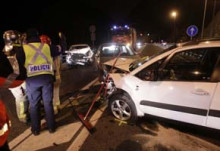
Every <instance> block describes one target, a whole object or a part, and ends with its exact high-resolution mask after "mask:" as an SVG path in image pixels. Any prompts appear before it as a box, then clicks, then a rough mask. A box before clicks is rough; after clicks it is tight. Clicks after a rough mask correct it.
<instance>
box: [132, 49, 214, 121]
mask: <svg viewBox="0 0 220 151" xmlns="http://www.w3.org/2000/svg"><path fill="white" fill-rule="evenodd" d="M215 49H216V48H201V49H192V50H183V51H181V52H176V53H174V54H172V56H169V58H168V59H167V60H166V61H164V62H163V64H162V65H160V64H159V63H157V62H156V63H154V64H152V65H151V66H149V67H147V68H146V69H144V70H142V71H141V72H143V73H142V74H141V73H140V74H139V75H144V74H146V73H147V72H149V73H147V74H146V75H148V76H145V77H143V76H142V77H141V76H140V78H141V80H142V82H140V83H139V84H138V87H139V90H138V91H137V95H136V96H138V98H137V99H139V101H140V109H141V110H142V111H143V112H144V113H148V114H152V115H156V116H161V117H165V118H169V119H174V120H179V121H183V122H189V123H193V124H198V125H205V123H206V118H207V113H208V110H209V106H210V103H211V99H212V96H213V92H214V91H215V88H216V85H217V83H216V82H212V81H211V75H212V71H213V68H214V63H213V61H211V60H212V59H213V60H214V59H216V58H215V57H213V58H212V59H210V57H209V56H208V54H209V51H213V50H215ZM158 65H160V69H159V72H155V71H156V70H158V68H159V67H158ZM155 73H157V77H158V79H157V81H154V80H155V79H154V78H152V76H149V75H150V74H152V75H153V77H155Z"/></svg>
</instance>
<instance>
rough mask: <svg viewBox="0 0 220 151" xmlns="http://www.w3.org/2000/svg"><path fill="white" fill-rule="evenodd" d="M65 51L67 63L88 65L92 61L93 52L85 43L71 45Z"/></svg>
mask: <svg viewBox="0 0 220 151" xmlns="http://www.w3.org/2000/svg"><path fill="white" fill-rule="evenodd" d="M65 53H66V62H67V64H68V65H89V64H91V63H92V62H93V61H94V53H93V51H92V50H91V48H90V47H89V45H87V44H77V45H72V46H71V47H70V49H69V50H68V51H66V52H65Z"/></svg>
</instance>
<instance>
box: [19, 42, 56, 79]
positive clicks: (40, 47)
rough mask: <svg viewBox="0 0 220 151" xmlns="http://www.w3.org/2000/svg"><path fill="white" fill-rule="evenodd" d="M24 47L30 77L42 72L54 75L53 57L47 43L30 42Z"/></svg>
mask: <svg viewBox="0 0 220 151" xmlns="http://www.w3.org/2000/svg"><path fill="white" fill-rule="evenodd" d="M23 48H24V52H25V57H26V59H25V67H26V69H27V76H28V77H32V76H36V75H41V74H52V75H53V59H52V57H51V54H50V48H49V46H48V45H47V44H43V43H29V44H26V45H23Z"/></svg>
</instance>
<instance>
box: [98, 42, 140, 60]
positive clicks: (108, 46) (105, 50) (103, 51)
mask: <svg viewBox="0 0 220 151" xmlns="http://www.w3.org/2000/svg"><path fill="white" fill-rule="evenodd" d="M117 56H119V58H130V59H138V58H139V56H138V55H137V54H136V52H134V50H132V49H131V48H130V47H129V46H126V45H125V44H121V43H104V44H102V45H100V46H99V48H98V50H97V53H96V57H97V60H98V62H99V63H100V64H103V63H105V62H107V61H109V60H113V59H115V58H116V57H117Z"/></svg>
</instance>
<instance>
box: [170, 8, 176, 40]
mask: <svg viewBox="0 0 220 151" xmlns="http://www.w3.org/2000/svg"><path fill="white" fill-rule="evenodd" d="M170 16H171V17H172V18H173V41H174V42H176V17H177V12H176V11H172V12H171V13H170Z"/></svg>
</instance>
